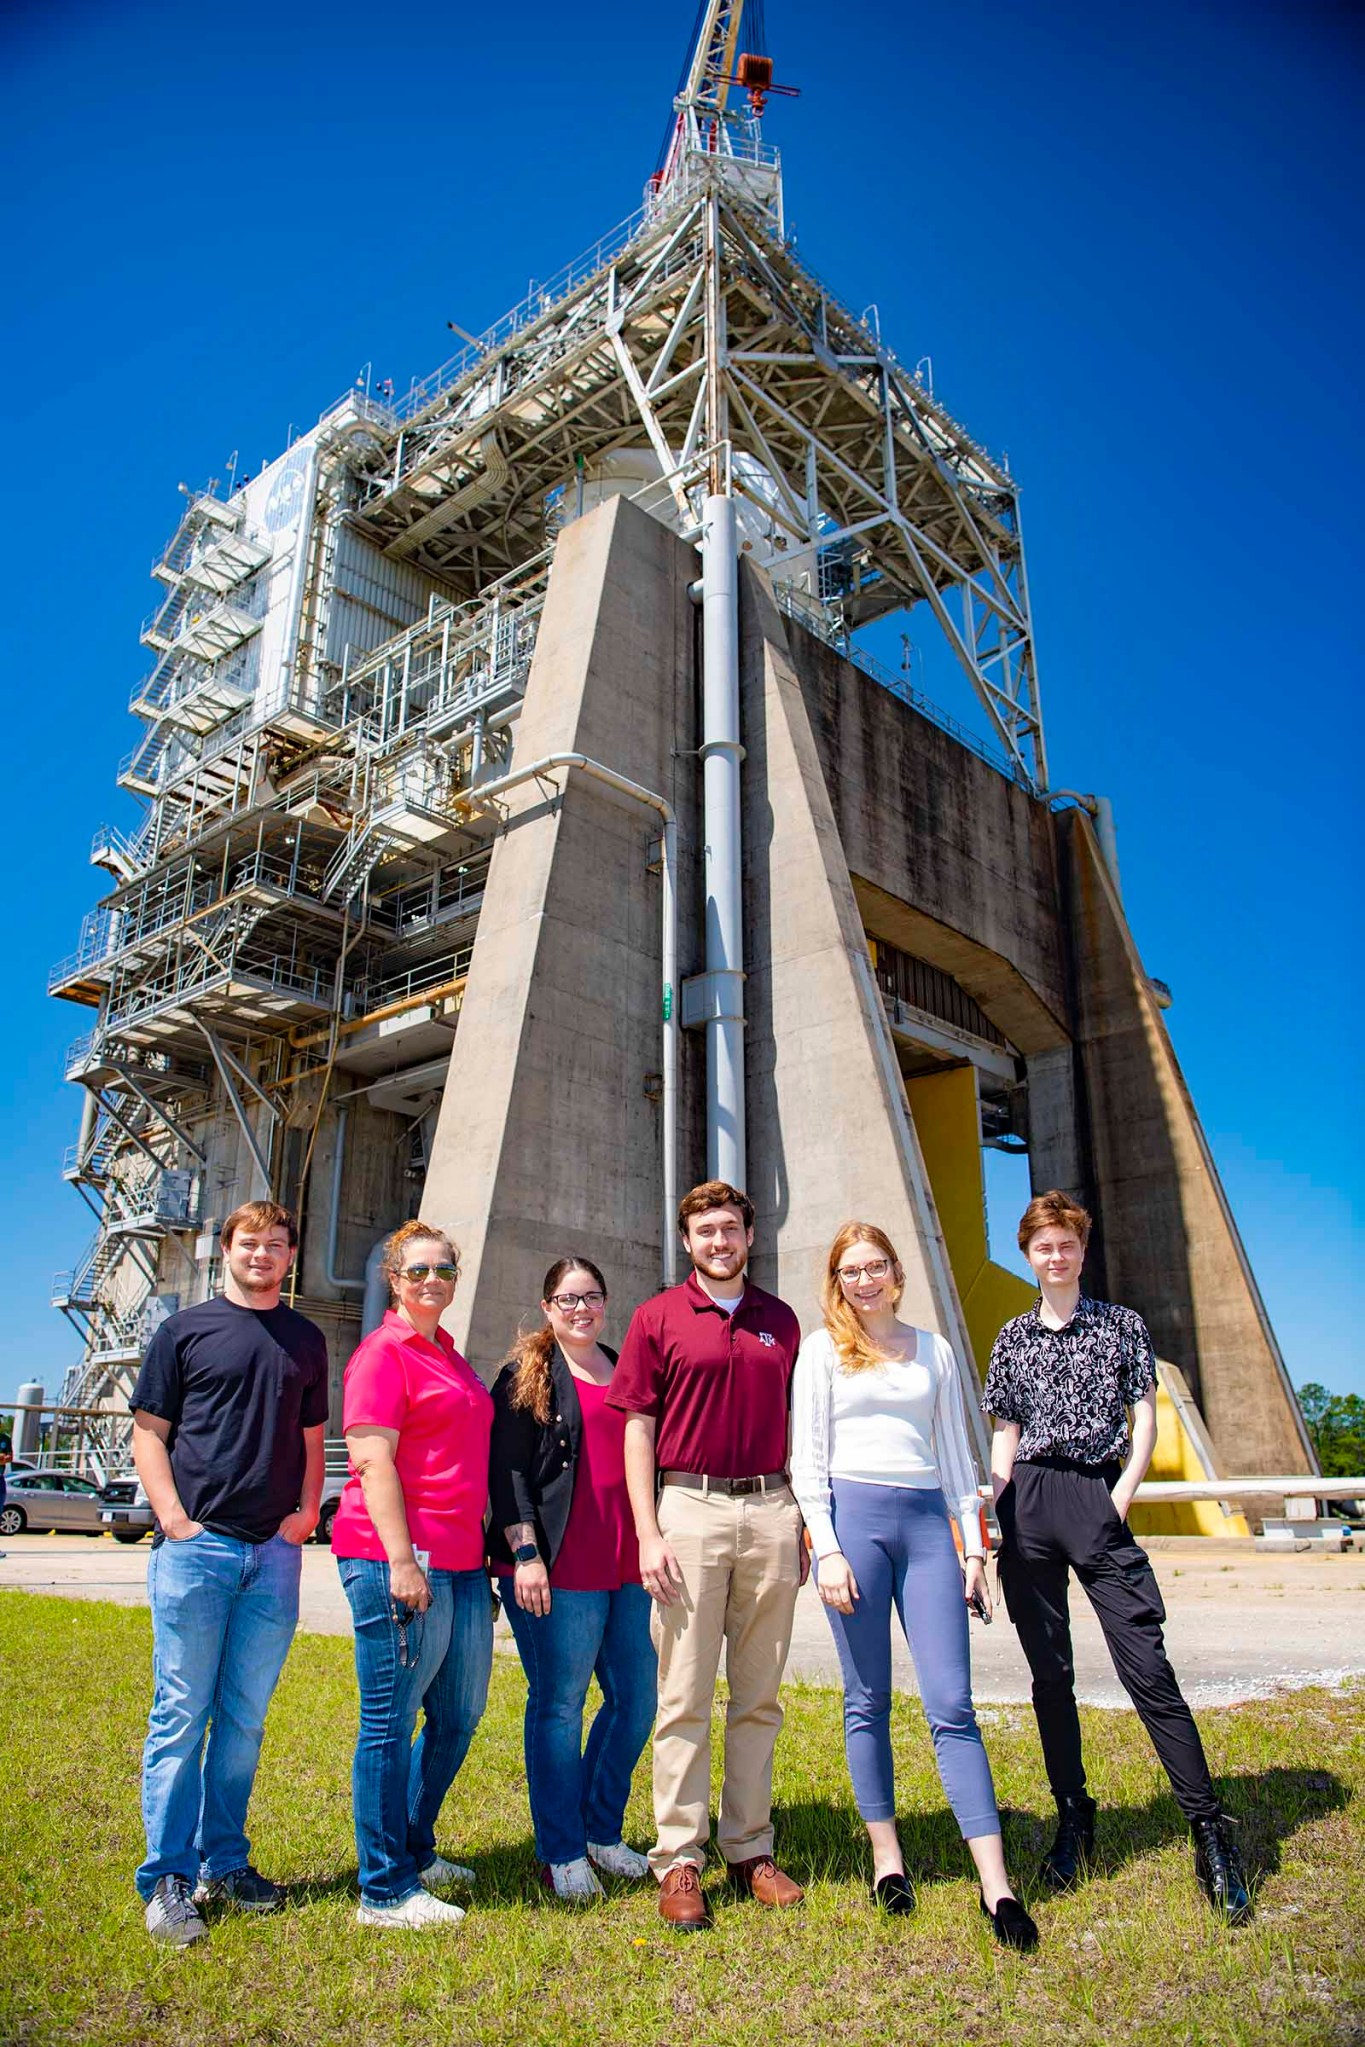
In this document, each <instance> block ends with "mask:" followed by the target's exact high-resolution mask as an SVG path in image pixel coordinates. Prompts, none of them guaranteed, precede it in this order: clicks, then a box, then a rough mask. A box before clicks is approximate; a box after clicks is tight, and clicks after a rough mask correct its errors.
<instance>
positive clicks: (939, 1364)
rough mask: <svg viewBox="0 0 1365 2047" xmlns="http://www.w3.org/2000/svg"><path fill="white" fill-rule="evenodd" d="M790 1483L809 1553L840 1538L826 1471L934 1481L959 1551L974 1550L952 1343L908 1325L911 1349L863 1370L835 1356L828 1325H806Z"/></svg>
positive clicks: (976, 1541) (971, 1483)
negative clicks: (958, 1534) (952, 1520)
mask: <svg viewBox="0 0 1365 2047" xmlns="http://www.w3.org/2000/svg"><path fill="white" fill-rule="evenodd" d="M791 1468H792V1491H793V1492H794V1493H795V1494H796V1497H797V1500H798V1502H799V1504H800V1507H801V1512H802V1514H803V1515H804V1516H805V1520H806V1526H807V1528H809V1530H810V1534H811V1541H812V1543H813V1544H814V1545H815V1554H816V1555H817V1557H823V1556H829V1555H830V1554H831V1553H832V1552H833V1551H835V1550H837V1549H838V1547H839V1539H838V1537H837V1536H836V1534H835V1532H834V1522H833V1519H832V1518H831V1514H830V1507H831V1503H832V1502H831V1492H830V1480H831V1479H835V1478H838V1479H850V1480H852V1481H853V1482H854V1483H860V1484H863V1485H887V1486H907V1487H915V1488H920V1489H923V1490H927V1489H928V1488H930V1487H933V1486H941V1487H942V1489H943V1494H944V1497H945V1499H946V1500H947V1502H948V1505H949V1507H950V1508H951V1509H952V1511H953V1513H954V1514H955V1515H956V1517H957V1523H958V1527H959V1528H960V1529H961V1531H962V1548H963V1552H964V1554H965V1555H967V1556H981V1555H982V1554H983V1552H984V1545H983V1542H982V1537H981V1501H980V1496H979V1494H978V1492H977V1483H976V1467H975V1465H974V1464H973V1462H972V1452H971V1443H970V1439H969V1437H968V1435H967V1419H966V1414H965V1411H964V1409H963V1406H962V1389H961V1386H960V1384H959V1381H958V1373H957V1361H956V1359H955V1358H954V1355H953V1350H952V1346H951V1345H950V1344H949V1343H947V1342H945V1340H944V1339H943V1337H941V1336H937V1335H935V1334H934V1333H933V1331H931V1330H928V1329H916V1331H915V1354H914V1356H913V1357H912V1358H909V1359H906V1360H902V1359H899V1358H894V1359H892V1358H888V1359H887V1360H886V1361H885V1362H884V1363H882V1364H880V1365H873V1366H869V1367H868V1368H867V1370H865V1371H861V1372H846V1371H844V1370H843V1368H842V1367H841V1366H840V1364H839V1360H838V1356H837V1353H836V1352H835V1349H834V1342H833V1339H832V1338H831V1336H830V1333H829V1331H828V1330H827V1329H815V1330H812V1331H811V1333H810V1335H809V1336H807V1337H805V1338H804V1339H803V1341H802V1344H801V1348H800V1350H799V1351H798V1352H797V1357H796V1371H795V1375H794V1376H793V1379H792V1457H791Z"/></svg>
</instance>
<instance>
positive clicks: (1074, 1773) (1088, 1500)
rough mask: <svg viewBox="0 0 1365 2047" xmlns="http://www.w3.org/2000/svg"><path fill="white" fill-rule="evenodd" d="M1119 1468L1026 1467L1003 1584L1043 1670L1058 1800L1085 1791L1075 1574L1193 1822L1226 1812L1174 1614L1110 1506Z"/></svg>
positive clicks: (1015, 1497) (1004, 1551) (1004, 1505)
mask: <svg viewBox="0 0 1365 2047" xmlns="http://www.w3.org/2000/svg"><path fill="white" fill-rule="evenodd" d="M1118 1475H1119V1467H1118V1466H1117V1465H1113V1466H1105V1467H1103V1468H1102V1469H1099V1470H1096V1469H1095V1468H1093V1467H1091V1468H1089V1469H1086V1468H1083V1467H1081V1466H1078V1465H1067V1464H1064V1463H1063V1462H1062V1460H1060V1459H1059V1460H1056V1461H1055V1462H1049V1463H1046V1464H1043V1463H1023V1462H1017V1463H1016V1464H1015V1467H1014V1476H1013V1478H1012V1479H1011V1481H1010V1483H1009V1485H1008V1486H1006V1488H1005V1490H1004V1492H1003V1493H1002V1494H1001V1495H1000V1500H999V1503H998V1508H997V1511H998V1513H999V1517H1000V1535H1001V1548H1000V1584H1001V1587H1002V1589H1003V1591H1004V1594H1005V1604H1006V1606H1007V1607H1008V1608H1009V1615H1010V1619H1011V1620H1012V1621H1013V1622H1014V1625H1015V1627H1016V1629H1017V1630H1018V1633H1019V1640H1020V1642H1021V1643H1022V1644H1023V1649H1024V1654H1025V1656H1026V1657H1027V1658H1028V1664H1029V1669H1030V1670H1031V1671H1032V1673H1033V1710H1034V1713H1035V1714H1036V1716H1037V1720H1038V1733H1039V1737H1040V1739H1041V1741H1042V1745H1043V1761H1044V1763H1045V1765H1046V1767H1047V1775H1048V1782H1049V1784H1050V1785H1051V1786H1052V1793H1053V1796H1054V1798H1056V1799H1057V1800H1058V1802H1059V1803H1060V1801H1061V1800H1062V1799H1063V1798H1078V1797H1081V1796H1083V1795H1084V1792H1085V1765H1084V1763H1083V1762H1082V1760H1081V1723H1080V1717H1079V1715H1078V1714H1077V1711H1076V1688H1075V1687H1076V1670H1075V1664H1074V1661H1073V1658H1072V1653H1071V1617H1070V1614H1069V1612H1068V1609H1067V1573H1068V1569H1070V1570H1073V1571H1074V1572H1075V1573H1076V1576H1077V1577H1078V1578H1079V1579H1080V1581H1081V1584H1082V1585H1083V1586H1084V1587H1085V1592H1086V1596H1087V1598H1088V1599H1089V1601H1090V1604H1091V1606H1092V1607H1093V1608H1094V1609H1095V1616H1096V1618H1097V1620H1098V1621H1099V1624H1100V1626H1101V1628H1102V1629H1103V1631H1104V1640H1105V1645H1106V1647H1107V1648H1108V1650H1109V1654H1110V1656H1111V1658H1112V1659H1113V1664H1114V1669H1115V1671H1116V1672H1117V1674H1118V1678H1119V1682H1120V1683H1121V1684H1122V1686H1123V1688H1124V1690H1125V1691H1126V1692H1127V1694H1128V1696H1129V1698H1130V1699H1131V1700H1132V1702H1133V1705H1134V1706H1135V1708H1136V1709H1137V1713H1138V1716H1139V1718H1140V1719H1141V1721H1142V1724H1143V1726H1144V1727H1145V1728H1146V1730H1147V1732H1148V1734H1149V1735H1150V1736H1151V1739H1152V1745H1153V1747H1154V1748H1155V1749H1156V1752H1157V1755H1158V1756H1159V1758H1160V1760H1161V1764H1162V1767H1163V1768H1164V1770H1165V1772H1166V1775H1167V1776H1168V1777H1169V1778H1170V1780H1171V1789H1172V1790H1173V1791H1174V1793H1175V1795H1176V1799H1177V1801H1178V1803H1179V1805H1180V1810H1181V1811H1182V1812H1183V1813H1184V1815H1185V1817H1186V1819H1187V1820H1191V1821H1193V1820H1199V1819H1213V1818H1216V1817H1217V1815H1218V1814H1219V1813H1220V1812H1221V1810H1222V1808H1221V1806H1220V1804H1219V1800H1218V1796H1217V1793H1216V1792H1215V1791H1214V1788H1213V1782H1212V1780H1211V1778H1210V1776H1209V1767H1208V1764H1207V1763H1206V1762H1205V1760H1204V1747H1203V1743H1202V1742H1201V1741H1200V1739H1199V1729H1198V1728H1197V1727H1196V1726H1195V1724H1194V1715H1193V1714H1192V1713H1191V1711H1190V1709H1189V1707H1188V1706H1187V1705H1186V1703H1185V1700H1184V1697H1183V1696H1182V1694H1181V1690H1180V1686H1179V1685H1178V1683H1177V1682H1176V1675H1175V1672H1174V1671H1173V1670H1172V1669H1171V1666H1170V1662H1169V1660H1168V1658H1167V1655H1166V1644H1165V1641H1164V1639H1163V1637H1162V1632H1161V1627H1162V1622H1163V1621H1164V1620H1165V1618H1166V1609H1165V1607H1164V1606H1163V1604H1162V1601H1161V1592H1160V1589H1159V1587H1158V1585H1157V1582H1156V1577H1155V1574H1154V1573H1153V1571H1152V1567H1151V1564H1150V1563H1149V1562H1148V1560H1147V1553H1146V1551H1145V1550H1143V1549H1140V1548H1139V1547H1138V1544H1137V1543H1136V1542H1135V1541H1134V1540H1133V1537H1132V1535H1131V1534H1130V1533H1129V1530H1128V1526H1127V1523H1126V1522H1123V1521H1120V1519H1119V1517H1118V1514H1117V1513H1116V1511H1115V1509H1114V1503H1113V1501H1112V1499H1111V1498H1110V1496H1109V1494H1110V1487H1111V1486H1112V1485H1113V1484H1114V1483H1115V1481H1116V1480H1117V1478H1118Z"/></svg>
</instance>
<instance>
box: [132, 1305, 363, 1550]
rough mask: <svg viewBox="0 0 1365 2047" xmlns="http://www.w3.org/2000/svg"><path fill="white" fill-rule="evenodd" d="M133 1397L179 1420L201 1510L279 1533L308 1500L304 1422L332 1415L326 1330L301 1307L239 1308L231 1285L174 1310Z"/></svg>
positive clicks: (250, 1538)
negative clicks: (303, 1491) (228, 1292)
mask: <svg viewBox="0 0 1365 2047" xmlns="http://www.w3.org/2000/svg"><path fill="white" fill-rule="evenodd" d="M132 1405H133V1407H135V1408H139V1407H140V1408H143V1409H144V1410H145V1411H146V1413H148V1414H154V1415H159V1416H160V1418H161V1419H162V1420H163V1421H168V1422H169V1423H170V1424H171V1433H170V1438H169V1444H168V1447H169V1450H170V1458H171V1471H172V1473H173V1474H174V1477H175V1488H176V1491H177V1492H178V1493H179V1495H180V1502H181V1505H182V1506H183V1507H184V1509H185V1512H186V1513H187V1514H188V1515H189V1517H190V1519H191V1520H192V1521H202V1522H203V1524H204V1526H205V1528H211V1529H212V1530H213V1531H214V1533H215V1534H217V1535H232V1536H236V1537H237V1538H238V1540H239V1541H243V1542H268V1541H269V1540H270V1537H271V1536H272V1535H274V1534H275V1532H276V1531H277V1529H278V1528H279V1525H280V1523H281V1521H283V1519H284V1517H285V1515H286V1514H292V1513H293V1511H294V1509H295V1508H296V1507H297V1506H298V1504H299V1491H300V1488H301V1487H302V1485H303V1467H304V1445H303V1431H304V1430H305V1429H310V1428H317V1427H318V1426H319V1425H320V1424H323V1423H325V1422H326V1420H327V1343H326V1339H325V1338H324V1336H323V1334H322V1331H321V1330H320V1329H319V1328H318V1326H317V1324H316V1323H314V1322H310V1321H309V1320H308V1317H307V1316H306V1315H300V1314H298V1313H296V1311H295V1310H294V1309H293V1308H286V1307H285V1306H284V1305H283V1304H281V1305H280V1306H279V1307H277V1308H267V1309H265V1310H263V1311H262V1310H258V1309H255V1308H239V1307H238V1306H237V1304H236V1302H235V1301H229V1300H227V1299H226V1298H225V1297H223V1296H221V1295H220V1296H219V1297H218V1299H216V1300H212V1301H205V1302H204V1303H203V1305H202V1306H201V1307H198V1308H184V1309H182V1310H181V1312H180V1313H179V1314H178V1315H169V1316H167V1318H166V1320H165V1321H164V1322H163V1323H162V1325H161V1327H160V1328H159V1329H158V1330H157V1332H156V1334H155V1336H154V1337H153V1338H152V1340H151V1342H150V1344H149V1345H148V1346H147V1354H146V1356H145V1357H144V1358H143V1360H142V1370H141V1371H140V1372H139V1373H138V1378H137V1384H136V1386H134V1388H133V1397H132ZM156 1540H157V1541H158V1542H159V1541H160V1540H161V1532H160V1530H159V1529H158V1531H157V1536H156Z"/></svg>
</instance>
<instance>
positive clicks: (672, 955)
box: [660, 811, 682, 1286]
mask: <svg viewBox="0 0 1365 2047" xmlns="http://www.w3.org/2000/svg"><path fill="white" fill-rule="evenodd" d="M663 856H664V859H663V899H662V903H661V906H660V907H661V909H662V913H663V933H662V953H663V959H662V966H663V973H662V980H663V988H662V991H661V1003H660V1008H661V1011H662V1021H663V1062H664V1076H663V1079H664V1098H663V1122H664V1129H663V1153H664V1158H663V1166H664V1184H663V1200H664V1224H663V1237H662V1243H663V1259H664V1285H665V1286H675V1285H676V1284H677V1278H678V1228H677V1213H678V1040H679V1034H680V1032H681V1029H682V1019H681V1017H680V1016H679V1015H678V909H677V886H678V883H677V873H678V827H677V823H676V822H675V820H674V818H673V815H672V813H671V811H670V812H669V813H667V814H666V815H665V817H664V829H663Z"/></svg>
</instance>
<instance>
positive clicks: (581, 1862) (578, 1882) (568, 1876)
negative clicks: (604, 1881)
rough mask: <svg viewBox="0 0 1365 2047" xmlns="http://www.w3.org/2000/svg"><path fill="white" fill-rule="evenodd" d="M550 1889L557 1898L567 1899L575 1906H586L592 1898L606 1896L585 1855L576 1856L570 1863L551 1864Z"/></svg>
mask: <svg viewBox="0 0 1365 2047" xmlns="http://www.w3.org/2000/svg"><path fill="white" fill-rule="evenodd" d="M550 1888H551V1890H552V1891H553V1892H554V1894H555V1896H556V1897H557V1898H567V1899H569V1900H570V1901H571V1902H572V1903H573V1904H576V1905H587V1904H590V1903H591V1902H592V1900H593V1899H594V1898H605V1897H606V1895H607V1894H606V1892H605V1891H604V1890H603V1888H602V1886H601V1884H600V1883H598V1881H597V1878H596V1875H595V1874H594V1872H593V1866H592V1864H591V1863H590V1862H589V1861H588V1859H587V1857H586V1856H585V1855H578V1856H576V1857H575V1858H574V1860H573V1861H572V1862H552V1863H551V1864H550Z"/></svg>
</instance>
